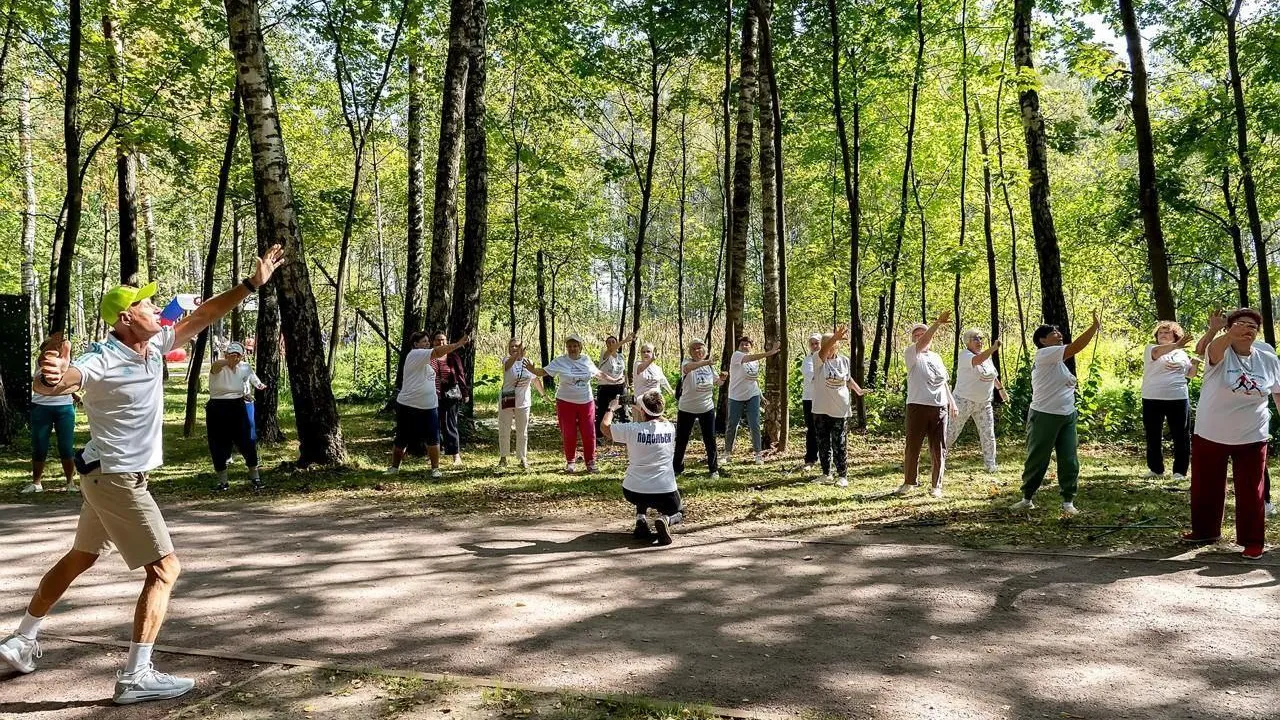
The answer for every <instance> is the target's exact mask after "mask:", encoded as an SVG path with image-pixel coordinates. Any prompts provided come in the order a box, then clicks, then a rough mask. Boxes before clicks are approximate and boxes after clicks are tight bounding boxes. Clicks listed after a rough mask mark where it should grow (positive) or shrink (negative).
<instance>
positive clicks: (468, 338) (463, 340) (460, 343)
mask: <svg viewBox="0 0 1280 720" xmlns="http://www.w3.org/2000/svg"><path fill="white" fill-rule="evenodd" d="M469 342H471V333H463V334H462V337H460V338H458V347H463V346H465V345H466V344H467V343H469Z"/></svg>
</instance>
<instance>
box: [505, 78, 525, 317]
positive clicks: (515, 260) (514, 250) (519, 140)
mask: <svg viewBox="0 0 1280 720" xmlns="http://www.w3.org/2000/svg"><path fill="white" fill-rule="evenodd" d="M519 91H520V66H519V65H516V67H515V69H514V70H513V71H512V74H511V108H510V111H509V112H510V118H511V144H512V149H513V151H514V153H513V154H514V155H515V186H514V188H513V196H512V199H511V221H512V231H513V236H512V240H511V284H510V285H508V287H507V325H508V327H509V328H510V334H511V337H512V338H515V337H516V274H517V273H518V271H519V269H520V160H521V158H520V153H521V152H523V150H524V134H523V133H522V132H521V131H520V129H519V127H518V123H517V121H516V95H517V94H518V93H519Z"/></svg>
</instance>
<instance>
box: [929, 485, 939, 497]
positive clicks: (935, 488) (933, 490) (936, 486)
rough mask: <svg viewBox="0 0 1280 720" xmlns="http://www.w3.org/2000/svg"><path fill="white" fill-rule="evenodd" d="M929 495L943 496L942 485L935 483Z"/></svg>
mask: <svg viewBox="0 0 1280 720" xmlns="http://www.w3.org/2000/svg"><path fill="white" fill-rule="evenodd" d="M929 497H936V498H940V497H942V486H941V485H934V486H933V487H931V488H929Z"/></svg>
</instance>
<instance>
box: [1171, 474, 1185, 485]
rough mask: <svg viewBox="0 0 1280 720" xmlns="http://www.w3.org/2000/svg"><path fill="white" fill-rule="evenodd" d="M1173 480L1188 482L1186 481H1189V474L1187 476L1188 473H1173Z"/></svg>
mask: <svg viewBox="0 0 1280 720" xmlns="http://www.w3.org/2000/svg"><path fill="white" fill-rule="evenodd" d="M1173 481H1174V482H1179V483H1180V482H1186V481H1187V476H1186V475H1183V474H1182V473H1174V474H1173Z"/></svg>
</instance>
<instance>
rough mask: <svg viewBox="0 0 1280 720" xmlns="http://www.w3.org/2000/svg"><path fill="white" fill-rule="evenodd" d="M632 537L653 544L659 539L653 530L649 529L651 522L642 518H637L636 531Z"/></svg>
mask: <svg viewBox="0 0 1280 720" xmlns="http://www.w3.org/2000/svg"><path fill="white" fill-rule="evenodd" d="M631 536H632V537H634V538H635V539H637V540H644V541H646V542H652V541H653V540H654V538H655V537H657V536H656V535H654V534H653V528H651V527H649V521H648V520H646V519H645V518H642V517H638V518H636V529H635V531H634V532H632V533H631Z"/></svg>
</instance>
